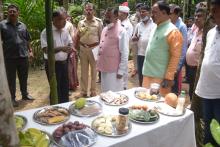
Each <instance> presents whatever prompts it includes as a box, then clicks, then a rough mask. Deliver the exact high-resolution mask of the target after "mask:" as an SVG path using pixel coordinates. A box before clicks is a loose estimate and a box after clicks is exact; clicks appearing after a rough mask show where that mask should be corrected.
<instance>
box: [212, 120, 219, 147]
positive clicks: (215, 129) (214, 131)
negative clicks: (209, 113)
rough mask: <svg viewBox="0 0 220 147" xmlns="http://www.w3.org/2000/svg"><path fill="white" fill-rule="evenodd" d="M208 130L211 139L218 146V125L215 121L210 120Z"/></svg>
mask: <svg viewBox="0 0 220 147" xmlns="http://www.w3.org/2000/svg"><path fill="white" fill-rule="evenodd" d="M210 129H211V133H212V136H213V138H214V139H215V141H216V142H217V143H218V145H220V125H219V123H218V122H217V121H216V120H215V119H212V122H211V124H210Z"/></svg>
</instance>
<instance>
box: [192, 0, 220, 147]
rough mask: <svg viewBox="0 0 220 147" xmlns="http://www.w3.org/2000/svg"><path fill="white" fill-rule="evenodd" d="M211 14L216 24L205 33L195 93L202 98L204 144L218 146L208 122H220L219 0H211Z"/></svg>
mask: <svg viewBox="0 0 220 147" xmlns="http://www.w3.org/2000/svg"><path fill="white" fill-rule="evenodd" d="M211 15H212V16H213V18H214V21H215V23H216V26H215V27H214V28H213V29H211V30H210V31H209V32H208V34H207V43H206V47H205V54H204V59H203V61H202V67H201V72H200V77H199V81H198V84H197V87H196V90H195V93H196V94H197V95H198V96H200V97H201V98H202V99H201V100H202V108H203V119H204V122H205V138H204V144H206V143H208V142H210V143H212V144H213V145H214V146H218V145H217V144H216V142H215V141H214V139H213V137H212V135H211V131H210V122H211V120H212V119H213V118H214V119H216V120H217V121H218V122H220V108H219V106H220V0H212V1H211Z"/></svg>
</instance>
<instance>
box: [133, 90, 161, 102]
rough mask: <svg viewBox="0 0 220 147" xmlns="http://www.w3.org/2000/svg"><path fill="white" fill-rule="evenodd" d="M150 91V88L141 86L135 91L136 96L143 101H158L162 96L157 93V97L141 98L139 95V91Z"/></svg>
mask: <svg viewBox="0 0 220 147" xmlns="http://www.w3.org/2000/svg"><path fill="white" fill-rule="evenodd" d="M141 92H143V93H149V90H148V89H146V88H139V89H136V90H135V92H134V96H135V97H136V98H138V99H140V100H143V101H149V102H155V101H158V100H160V98H161V96H160V94H158V95H157V98H156V99H150V98H141V97H140V96H139V93H141Z"/></svg>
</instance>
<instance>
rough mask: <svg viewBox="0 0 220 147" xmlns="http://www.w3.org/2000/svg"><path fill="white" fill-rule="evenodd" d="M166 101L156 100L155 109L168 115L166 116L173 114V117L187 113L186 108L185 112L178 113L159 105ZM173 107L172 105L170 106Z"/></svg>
mask: <svg viewBox="0 0 220 147" xmlns="http://www.w3.org/2000/svg"><path fill="white" fill-rule="evenodd" d="M163 103H164V101H158V102H156V105H155V107H154V109H155V110H156V111H157V112H159V113H161V114H163V115H166V116H172V117H178V116H183V115H184V114H185V112H186V108H184V110H183V113H181V114H177V113H175V111H173V112H172V111H171V112H169V111H165V110H164V109H162V108H161V107H160V106H159V104H163ZM170 107H171V106H170ZM173 109H174V110H175V108H173Z"/></svg>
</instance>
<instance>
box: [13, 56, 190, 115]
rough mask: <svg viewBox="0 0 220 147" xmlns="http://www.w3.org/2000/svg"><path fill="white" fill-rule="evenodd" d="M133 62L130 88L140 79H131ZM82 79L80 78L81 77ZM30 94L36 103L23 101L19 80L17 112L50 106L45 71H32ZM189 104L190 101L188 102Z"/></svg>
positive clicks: (77, 91)
mask: <svg viewBox="0 0 220 147" xmlns="http://www.w3.org/2000/svg"><path fill="white" fill-rule="evenodd" d="M132 63H133V62H132V60H130V61H129V64H128V67H129V81H128V88H132V87H137V86H138V79H137V75H136V76H135V77H131V72H132V70H133V64H132ZM78 75H80V67H78ZM79 77H80V76H79ZM183 90H186V91H188V85H186V84H183ZM28 92H29V94H30V95H31V96H33V98H35V100H34V101H21V100H20V99H21V94H20V90H19V83H18V80H17V86H16V96H17V98H16V99H17V100H18V102H19V107H16V108H15V111H22V110H27V109H32V108H38V107H42V106H46V105H49V84H48V81H47V77H46V73H45V70H44V69H30V71H29V77H28ZM79 92H80V88H79V87H78V88H77V90H76V91H74V92H71V95H70V101H72V100H74V97H75V96H76V95H78V94H79ZM99 93H100V83H97V94H99ZM187 101H188V102H187V103H189V99H188V100H187Z"/></svg>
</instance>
